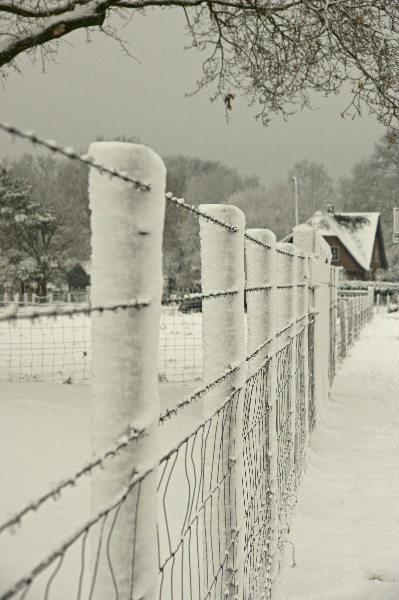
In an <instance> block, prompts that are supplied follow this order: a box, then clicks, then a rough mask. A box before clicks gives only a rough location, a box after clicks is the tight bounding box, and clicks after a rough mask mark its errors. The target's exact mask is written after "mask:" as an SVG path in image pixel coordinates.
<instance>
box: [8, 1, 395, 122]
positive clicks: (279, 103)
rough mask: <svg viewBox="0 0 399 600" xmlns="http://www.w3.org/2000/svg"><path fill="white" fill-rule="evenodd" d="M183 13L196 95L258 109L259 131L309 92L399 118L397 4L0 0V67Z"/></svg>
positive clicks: (305, 99) (356, 108)
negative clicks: (166, 13)
mask: <svg viewBox="0 0 399 600" xmlns="http://www.w3.org/2000/svg"><path fill="white" fill-rule="evenodd" d="M154 6H155V7H160V8H161V7H168V8H173V7H177V8H179V9H180V10H183V11H184V12H185V15H186V18H187V28H188V30H189V32H190V34H191V39H192V46H194V47H196V48H198V49H199V50H203V51H205V52H207V53H208V54H207V56H206V59H205V61H204V63H203V74H202V78H201V79H200V81H199V82H198V87H199V88H201V87H203V86H206V85H209V84H213V86H214V89H215V91H214V96H213V98H214V99H216V98H222V99H223V101H224V103H225V106H226V111H229V110H231V108H232V105H233V102H234V98H235V91H236V90H239V91H241V93H244V95H245V96H246V98H247V99H248V101H249V102H250V103H251V104H252V103H259V104H260V113H259V116H260V117H261V118H262V120H263V122H264V123H267V122H268V121H269V119H270V115H271V114H273V113H280V114H282V115H283V116H284V117H287V116H288V115H289V114H290V113H292V112H294V111H295V110H296V109H297V108H298V107H302V106H308V105H309V104H310V100H309V93H310V92H311V91H312V90H314V91H318V92H322V93H323V94H324V95H328V94H331V93H338V92H339V90H340V89H341V87H342V85H343V84H344V82H348V83H349V84H350V86H351V90H352V102H351V104H350V105H349V106H348V107H347V108H346V109H345V111H344V112H343V114H345V113H348V112H352V113H353V114H360V113H361V111H362V108H363V107H365V106H366V107H367V108H368V110H369V111H370V112H372V113H374V114H375V115H376V116H377V118H378V119H379V121H380V122H381V123H383V124H384V125H386V126H390V127H394V126H397V124H396V119H397V118H398V117H399V51H398V50H399V36H398V30H399V26H398V24H399V3H398V1H397V0H0V15H1V21H0V34H1V37H2V42H1V43H0V68H1V67H3V75H4V76H6V75H7V70H6V66H7V65H8V66H12V67H15V68H18V64H17V61H16V59H17V57H18V55H19V54H21V53H22V52H27V53H29V54H30V55H32V56H33V58H35V57H36V55H37V53H38V52H40V53H41V57H42V59H43V60H45V59H46V58H48V57H49V56H50V57H51V56H53V55H54V54H55V53H56V51H57V47H58V44H59V42H60V40H61V39H62V38H63V37H64V36H66V35H68V34H69V33H70V32H72V31H74V30H76V29H82V28H83V29H87V30H88V31H89V33H90V31H92V30H94V29H99V30H101V31H102V32H104V33H105V34H108V35H111V36H113V37H115V38H116V39H118V40H119V41H120V42H121V43H123V40H122V38H121V37H120V36H119V34H118V32H117V31H116V30H115V29H114V28H113V27H112V20H111V19H112V16H113V15H115V14H118V15H119V16H121V17H123V18H125V19H129V18H130V17H131V16H132V14H133V13H134V12H135V11H140V12H142V11H145V9H147V8H149V7H154Z"/></svg>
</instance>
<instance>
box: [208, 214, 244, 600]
mask: <svg viewBox="0 0 399 600" xmlns="http://www.w3.org/2000/svg"><path fill="white" fill-rule="evenodd" d="M200 209H201V210H202V211H203V212H205V213H207V214H209V215H212V216H213V217H216V218H218V219H220V220H222V221H225V222H228V223H230V224H231V225H233V226H235V227H237V228H238V231H237V232H232V231H229V230H227V229H224V228H222V227H219V226H217V225H215V224H214V223H212V222H210V221H208V220H205V219H201V218H200V236H201V272H202V293H203V294H204V295H208V294H214V293H218V292H222V293H223V292H226V291H230V292H233V293H232V294H230V295H226V296H220V297H216V298H209V299H205V300H203V302H202V337H203V352H204V367H203V368H204V383H206V384H209V383H212V382H213V381H215V379H217V378H218V377H219V376H220V375H221V374H222V373H223V372H226V371H227V372H228V371H231V370H232V369H234V368H237V370H236V371H234V372H233V373H231V374H230V375H229V376H228V377H227V378H226V379H225V380H224V381H223V382H222V383H220V384H219V385H217V386H216V387H215V388H214V389H211V390H210V391H209V392H208V393H207V394H206V395H205V396H204V399H203V416H204V418H207V417H210V416H211V415H212V414H214V412H215V411H216V410H217V409H218V408H219V407H220V405H221V404H222V403H223V402H224V401H225V400H226V398H229V397H230V396H231V394H232V393H233V392H234V391H235V390H240V389H241V392H237V393H236V394H235V398H234V400H232V402H234V403H235V405H234V404H232V408H231V411H230V412H229V413H228V414H229V419H232V422H231V427H232V428H233V430H234V431H233V439H232V440H229V436H227V435H226V436H225V437H224V439H222V440H220V444H221V447H222V448H223V451H222V452H221V456H219V464H218V465H217V467H214V469H212V464H213V462H214V448H215V447H217V446H215V447H214V446H213V445H212V444H208V445H209V448H207V450H206V455H205V461H206V462H205V465H204V479H205V482H206V483H205V485H206V486H207V485H209V486H210V487H211V485H213V486H214V485H215V474H216V471H217V472H218V473H219V474H220V473H222V474H223V473H228V471H229V468H231V464H232V463H234V464H235V466H234V468H233V469H231V470H230V475H229V477H230V480H229V489H230V490H231V493H232V494H233V496H234V495H235V498H234V497H232V498H231V499H230V500H227V503H223V494H221V495H220V496H219V500H217V502H219V507H218V508H219V511H222V514H226V518H225V519H222V520H221V519H219V518H218V517H217V515H216V516H215V513H217V512H219V511H213V513H214V515H213V516H212V512H211V513H209V511H208V513H207V514H208V519H210V520H211V521H210V522H209V523H208V525H206V527H207V530H208V531H211V535H212V537H215V539H217V540H218V541H217V543H218V548H219V550H216V552H217V553H218V554H219V559H220V563H221V564H223V561H225V560H226V557H227V563H226V564H227V568H223V569H222V574H221V578H222V581H221V583H220V587H219V584H218V586H217V587H218V589H220V590H222V593H223V594H224V595H225V598H226V599H229V600H233V598H236V597H238V598H242V597H243V584H244V539H245V531H244V500H243V423H242V418H243V402H244V392H245V389H244V388H245V379H246V364H245V363H246V361H245V323H244V285H245V273H244V232H245V216H244V214H243V213H242V212H241V210H239V209H238V208H236V207H235V206H229V205H223V204H204V205H201V206H200ZM211 426H212V424H211ZM211 432H212V435H214V436H217V435H219V434H218V433H217V432H215V431H214V430H213V429H212V430H211ZM208 437H209V436H208ZM221 463H222V464H221ZM212 482H213V483H212ZM216 485H217V484H216ZM205 493H206V489H205ZM234 513H236V514H234ZM207 559H210V557H209V556H208V557H207ZM208 585H209V582H208V583H207V582H205V586H208ZM205 589H206V587H205Z"/></svg>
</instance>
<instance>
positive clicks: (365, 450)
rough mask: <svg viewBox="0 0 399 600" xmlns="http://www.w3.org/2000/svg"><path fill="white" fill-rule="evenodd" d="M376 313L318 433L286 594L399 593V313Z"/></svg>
mask: <svg viewBox="0 0 399 600" xmlns="http://www.w3.org/2000/svg"><path fill="white" fill-rule="evenodd" d="M397 319H398V314H397V313H396V314H392V315H378V316H375V317H374V321H373V322H372V323H371V324H370V325H368V326H367V327H366V328H365V329H364V330H363V331H362V333H361V338H360V340H359V341H358V342H357V343H356V345H355V346H354V347H353V348H352V349H351V351H350V353H349V357H348V358H347V359H346V360H345V362H344V363H343V364H342V366H341V368H340V369H339V371H338V374H337V377H336V379H335V381H334V384H333V388H332V390H331V401H330V402H329V404H328V406H327V407H325V408H324V410H323V414H322V422H319V423H318V425H317V428H316V430H315V431H314V433H313V434H312V437H311V442H310V450H309V459H308V464H307V468H306V472H305V475H304V476H303V479H302V483H301V485H300V488H299V491H298V502H297V505H296V507H295V509H294V513H293V518H292V526H291V532H290V534H289V538H288V539H289V540H290V541H291V542H292V544H293V545H294V549H295V563H296V564H295V566H294V567H292V566H291V565H292V562H293V555H292V546H291V544H287V547H286V566H285V567H284V568H283V570H282V573H281V582H282V590H283V592H284V594H283V595H282V597H283V598H287V599H288V600H398V598H399V535H398V533H399V532H398V516H399V477H398V465H399V461H398V458H399V451H398V450H399V449H398V415H399V402H398V400H399V394H398V391H399V343H398V338H399V321H398V320H397Z"/></svg>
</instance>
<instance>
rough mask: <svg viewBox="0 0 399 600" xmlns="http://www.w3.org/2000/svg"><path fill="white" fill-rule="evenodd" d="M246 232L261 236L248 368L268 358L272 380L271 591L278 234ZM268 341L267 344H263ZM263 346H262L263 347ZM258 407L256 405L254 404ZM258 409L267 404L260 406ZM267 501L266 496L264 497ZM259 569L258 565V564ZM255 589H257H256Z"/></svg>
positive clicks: (270, 577)
mask: <svg viewBox="0 0 399 600" xmlns="http://www.w3.org/2000/svg"><path fill="white" fill-rule="evenodd" d="M247 234H248V235H249V236H251V237H252V238H256V239H258V240H259V241H260V242H261V243H262V244H264V245H265V246H268V248H266V247H264V246H260V245H258V244H255V243H254V242H252V241H251V240H249V239H247V240H246V242H245V258H246V284H245V287H246V290H247V292H246V299H247V328H248V339H247V354H248V356H251V355H252V354H253V353H255V352H256V351H257V350H258V351H259V350H260V351H259V352H258V354H257V355H255V356H254V357H253V358H252V359H251V360H250V361H249V372H250V373H255V372H256V371H258V370H259V369H260V368H261V367H262V365H263V364H264V363H265V361H266V360H267V359H268V357H270V358H269V359H268V370H267V376H268V379H269V380H270V388H268V397H267V399H266V401H267V406H268V425H269V427H268V431H267V432H266V435H267V440H266V442H265V448H264V449H260V451H261V452H262V451H264V452H267V455H268V460H269V469H270V471H269V478H270V481H269V485H270V489H269V490H268V491H269V492H270V497H269V500H268V502H269V505H270V521H271V532H270V536H269V537H268V542H267V554H268V555H269V556H270V557H271V564H269V565H267V584H266V585H267V586H268V589H269V591H270V593H271V594H272V590H273V587H274V586H275V585H276V578H277V574H278V568H279V556H278V537H279V524H278V479H277V451H278V444H277V429H276V421H277V402H276V399H277V366H276V312H277V288H276V236H275V235H274V233H272V232H271V231H269V230H267V229H249V230H248V231H247ZM267 340H269V341H268V343H267V345H265V346H264V347H263V348H262V345H264V344H265V342H266V341H267ZM261 348H262V349H261ZM254 410H256V407H254ZM257 410H259V413H261V411H262V410H264V407H259V408H258V409H257ZM263 501H265V502H266V505H267V500H266V499H263ZM255 568H256V569H258V568H259V566H258V565H255ZM253 593H256V590H255V591H253Z"/></svg>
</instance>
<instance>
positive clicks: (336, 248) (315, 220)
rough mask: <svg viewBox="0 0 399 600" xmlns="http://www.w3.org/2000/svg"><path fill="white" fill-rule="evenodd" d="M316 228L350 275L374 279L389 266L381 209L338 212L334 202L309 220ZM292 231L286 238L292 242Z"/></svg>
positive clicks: (337, 262) (335, 262)
mask: <svg viewBox="0 0 399 600" xmlns="http://www.w3.org/2000/svg"><path fill="white" fill-rule="evenodd" d="M306 224H307V225H311V226H312V227H313V228H314V229H317V230H318V231H319V233H320V234H321V235H322V236H323V237H324V239H325V240H326V242H327V243H328V244H329V246H330V248H331V255H332V258H331V264H332V265H334V266H336V267H343V272H344V274H345V275H346V276H347V277H348V278H349V279H361V280H371V279H375V274H376V273H377V272H378V271H380V270H385V269H388V261H387V258H386V254H385V248H384V240H383V237H382V231H381V222H380V213H377V212H364V213H363V212H362V213H360V212H359V213H336V212H334V207H333V205H332V204H329V205H327V212H322V211H317V212H315V213H314V215H313V216H312V217H310V219H308V220H307V221H306ZM292 239H293V235H292V233H291V234H290V235H288V236H287V237H286V238H284V240H282V241H283V242H292Z"/></svg>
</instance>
